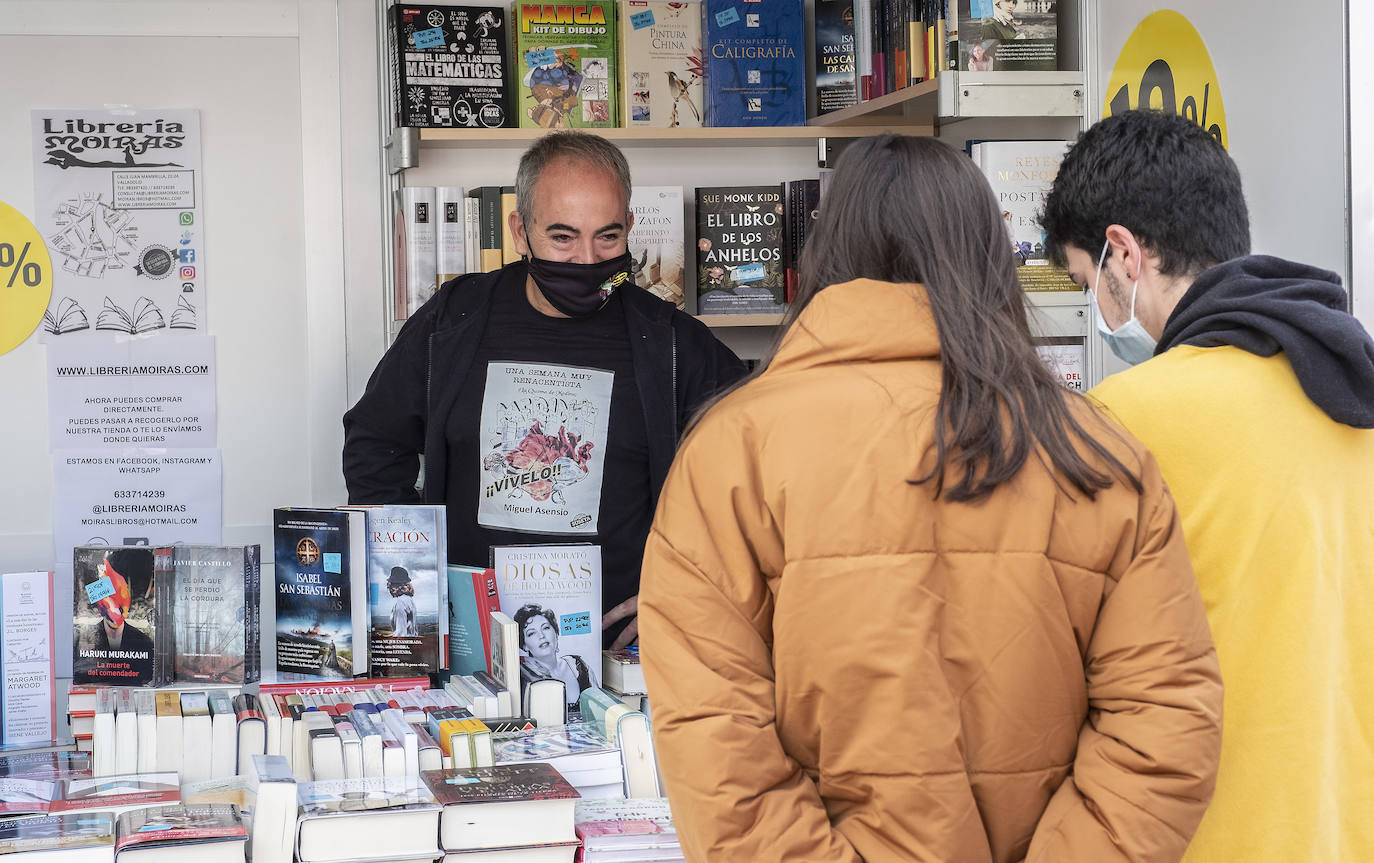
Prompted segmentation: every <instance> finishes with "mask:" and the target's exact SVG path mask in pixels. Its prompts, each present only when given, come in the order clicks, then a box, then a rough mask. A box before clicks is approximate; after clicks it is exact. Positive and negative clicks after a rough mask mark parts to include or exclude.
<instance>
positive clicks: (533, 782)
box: [420, 764, 581, 859]
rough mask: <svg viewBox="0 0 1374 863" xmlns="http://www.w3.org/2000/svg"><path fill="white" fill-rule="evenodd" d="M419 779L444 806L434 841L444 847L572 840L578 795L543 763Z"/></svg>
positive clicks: (441, 773)
mask: <svg viewBox="0 0 1374 863" xmlns="http://www.w3.org/2000/svg"><path fill="white" fill-rule="evenodd" d="M420 779H421V780H422V781H423V782H424V783H425V785H427V786H429V787H430V788H431V789H433V790H434V796H435V798H436V799H437V800H438V801H439V803H441V804H442V805H443V806H444V813H443V815H442V816H440V822H439V844H440V845H441V846H442V847H443V849H444V850H445V851H449V852H461V851H482V850H487V849H496V848H518V847H522V846H542V845H550V844H575V843H576V841H577V835H576V833H575V831H574V829H573V807H574V805H575V804H576V801H577V800H578V799H579V797H580V796H581V795H580V794H578V792H577V790H576V789H574V788H573V786H572V785H571V784H569V783H568V781H567V780H566V779H564V778H563V777H562V776H561V775H560V774H559V773H558V771H557V770H555V769H554V768H553V767H551V766H549V765H547V764H497V765H493V766H490V767H470V768H465V769H455V770H440V771H434V772H425V773H421V774H420ZM565 859H566V858H565Z"/></svg>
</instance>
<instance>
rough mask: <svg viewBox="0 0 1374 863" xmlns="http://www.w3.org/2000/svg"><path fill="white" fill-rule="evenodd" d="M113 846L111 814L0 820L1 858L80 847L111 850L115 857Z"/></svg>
mask: <svg viewBox="0 0 1374 863" xmlns="http://www.w3.org/2000/svg"><path fill="white" fill-rule="evenodd" d="M114 844H115V822H114V816H112V815H110V814H109V813H108V812H82V813H80V814H79V815H47V816H43V817H40V818H16V819H13V820H5V821H0V855H6V854H20V853H22V852H26V851H28V852H43V851H58V850H76V849H78V848H108V849H110V854H111V855H113V853H114V850H113V849H114ZM38 859H40V860H41V859H46V855H43V856H40V857H39V858H38ZM106 859H109V858H108V857H107V858H106Z"/></svg>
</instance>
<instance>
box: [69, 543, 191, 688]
mask: <svg viewBox="0 0 1374 863" xmlns="http://www.w3.org/2000/svg"><path fill="white" fill-rule="evenodd" d="M72 554H73V560H72V575H73V583H74V585H75V590H74V591H73V592H72V593H73V600H74V602H73V609H72V617H73V621H72V622H73V624H74V627H75V633H74V636H73V645H74V646H73V657H72V683H73V684H76V685H82V684H106V685H110V686H154V685H158V684H159V683H161V682H163V681H164V680H165V678H166V675H165V671H164V669H162V668H159V667H157V663H156V658H157V657H156V650H155V644H156V639H157V635H158V626H157V599H156V593H155V591H154V588H153V579H154V574H153V573H154V567H155V556H156V557H158V558H160V559H162V560H163V561H165V562H164V563H163V565H162V566H161V567H160V568H161V569H163V570H167V569H169V568H170V562H171V555H172V550H171V549H170V548H167V547H160V548H158V549H156V550H155V549H153V548H152V547H149V546H126V547H118V546H117V547H107V546H77V547H76V548H75V549H73V553H72ZM160 672H161V673H160Z"/></svg>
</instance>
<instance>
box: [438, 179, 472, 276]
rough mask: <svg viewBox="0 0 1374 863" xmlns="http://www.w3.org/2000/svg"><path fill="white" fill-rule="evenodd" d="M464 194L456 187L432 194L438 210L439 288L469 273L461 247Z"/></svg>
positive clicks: (439, 188) (448, 187) (463, 227)
mask: <svg viewBox="0 0 1374 863" xmlns="http://www.w3.org/2000/svg"><path fill="white" fill-rule="evenodd" d="M463 200H464V195H463V190H462V189H461V188H460V187H458V186H439V187H438V188H437V189H436V190H435V202H436V209H437V210H438V213H437V219H438V239H437V242H436V247H437V256H438V269H439V274H438V276H437V278H436V281H438V283H439V284H441V285H442V284H444V283H445V282H447V281H448V280H450V279H453V278H457V277H458V276H461V275H462V274H463V273H466V272H467V271H468V269H467V261H466V256H465V252H466V250H465V249H464V244H463V235H464V232H465V225H464V221H463Z"/></svg>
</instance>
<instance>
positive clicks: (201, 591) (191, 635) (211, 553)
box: [165, 545, 261, 685]
mask: <svg viewBox="0 0 1374 863" xmlns="http://www.w3.org/2000/svg"><path fill="white" fill-rule="evenodd" d="M260 558H261V553H260V549H259V547H258V546H256V545H248V546H243V545H177V546H174V548H173V552H172V560H173V567H174V573H175V574H174V576H173V578H172V579H171V586H172V590H171V593H172V599H171V604H170V607H169V608H168V609H165V611H166V612H167V616H168V617H169V618H170V630H171V632H172V635H173V645H172V649H173V654H172V668H173V673H174V677H175V679H176V680H177V682H180V683H233V684H239V685H242V684H245V683H256V682H257V678H256V677H255V676H254V674H253V673H252V672H250V671H249V670H248V667H247V664H246V657H247V655H248V652H249V647H250V644H251V642H252V641H253V639H252V638H251V636H250V629H251V628H252V627H253V625H254V624H255V623H256V621H255V620H254V614H253V611H252V609H253V607H254V606H255V605H256V604H257V600H256V598H255V597H254V596H252V587H253V585H254V583H255V577H254V571H255V570H257V569H258V568H259V567H260V566H261V562H260Z"/></svg>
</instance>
